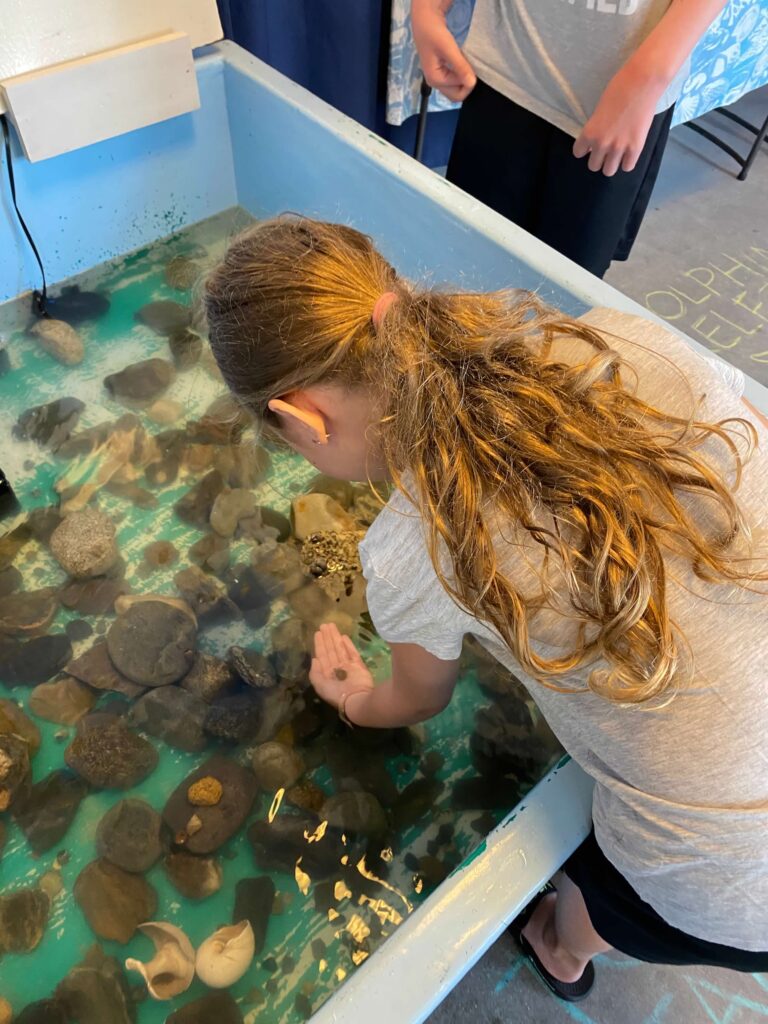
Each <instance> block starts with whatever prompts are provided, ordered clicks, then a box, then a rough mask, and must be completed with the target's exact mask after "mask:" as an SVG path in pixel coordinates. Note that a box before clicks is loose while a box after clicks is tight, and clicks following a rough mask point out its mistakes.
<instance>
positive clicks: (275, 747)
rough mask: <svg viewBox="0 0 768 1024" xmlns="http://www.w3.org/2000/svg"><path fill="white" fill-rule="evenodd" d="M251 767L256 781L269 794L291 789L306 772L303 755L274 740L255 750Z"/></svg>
mask: <svg viewBox="0 0 768 1024" xmlns="http://www.w3.org/2000/svg"><path fill="white" fill-rule="evenodd" d="M251 766H252V768H253V774H254V775H255V776H256V781H257V782H258V784H259V785H260V786H261V788H262V789H265V790H267V792H275V791H276V790H278V789H290V787H291V786H292V785H293V784H294V783H295V782H298V780H299V779H300V778H301V776H302V775H303V774H304V772H305V770H306V769H305V765H304V761H303V759H302V757H301V754H299V753H298V752H297V751H295V750H293V749H292V748H291V747H288V746H286V744H285V743H278V742H276V741H274V740H273V741H270V742H268V743H262V744H260V745H259V746H258V747H256V748H255V750H254V751H253V754H252V755H251Z"/></svg>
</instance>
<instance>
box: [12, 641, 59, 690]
mask: <svg viewBox="0 0 768 1024" xmlns="http://www.w3.org/2000/svg"><path fill="white" fill-rule="evenodd" d="M71 657H72V644H71V642H70V639H69V637H68V636H67V635H66V634H65V633H50V634H48V635H47V636H36V637H33V639H32V640H27V641H25V642H23V643H22V642H20V641H18V640H11V639H3V638H2V637H0V681H2V682H4V683H5V685H6V686H18V685H23V686H36V685H37V684H38V683H45V682H47V681H48V680H49V679H50V678H51V676H55V675H56V673H57V672H60V671H61V669H63V668H64V666H65V665H66V663H67V662H68V661H69V659H70V658H71Z"/></svg>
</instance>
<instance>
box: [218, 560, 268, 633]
mask: <svg viewBox="0 0 768 1024" xmlns="http://www.w3.org/2000/svg"><path fill="white" fill-rule="evenodd" d="M226 581H227V593H228V595H229V598H230V600H231V601H233V602H234V604H236V605H237V607H238V608H239V609H240V611H241V612H242V614H243V618H244V619H245V621H246V622H247V623H248V625H249V626H251V627H252V628H253V629H261V627H262V626H264V625H266V623H267V621H268V620H269V616H270V614H271V611H272V602H273V601H274V599H275V598H276V597H277V596H278V595H279V594H280V587H279V585H276V583H275V581H274V580H273V579H271V578H270V577H269V576H267V575H265V574H262V573H259V572H256V570H255V569H253V568H252V567H251V566H250V565H236V566H234V567H233V568H232V569H230V570H229V572H228V573H227V575H226Z"/></svg>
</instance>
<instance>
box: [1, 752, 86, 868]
mask: <svg viewBox="0 0 768 1024" xmlns="http://www.w3.org/2000/svg"><path fill="white" fill-rule="evenodd" d="M87 793H88V785H87V784H86V783H85V782H84V781H83V779H81V778H78V777H77V776H76V775H73V774H72V772H68V771H67V770H66V769H63V768H60V769H57V770H55V771H52V772H51V773H50V774H49V775H46V777H45V778H44V779H41V780H40V781H39V782H36V783H35V784H34V785H33V786H32V787H31V789H30V791H29V793H28V794H27V795H26V796H25V797H23V798H22V799H21V801H20V802H19V803H18V806H14V809H13V816H14V818H15V820H16V824H17V825H18V826H19V828H20V829H21V830H22V832H23V833H24V835H25V836H26V837H27V842H28V843H29V845H30V847H31V848H32V850H33V851H34V852H35V853H38V854H39V853H45V851H46V850H50V849H51V848H52V847H54V846H57V845H58V844H59V843H60V842H61V840H62V839H63V838H64V836H65V835H66V834H67V832H68V831H69V828H70V826H71V824H72V822H73V821H74V819H75V815H76V814H77V810H78V808H79V807H80V803H81V801H82V800H83V798H84V797H85V796H86V795H87Z"/></svg>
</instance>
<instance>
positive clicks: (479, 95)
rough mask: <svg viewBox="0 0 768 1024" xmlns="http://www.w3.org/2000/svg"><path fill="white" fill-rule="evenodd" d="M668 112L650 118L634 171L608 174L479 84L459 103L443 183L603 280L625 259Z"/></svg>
mask: <svg viewBox="0 0 768 1024" xmlns="http://www.w3.org/2000/svg"><path fill="white" fill-rule="evenodd" d="M672 109H673V108H672V107H670V108H669V110H666V111H664V113H662V114H657V115H656V117H655V118H654V119H653V123H652V124H651V128H650V131H649V132H648V138H647V140H646V143H645V147H644V149H643V152H642V154H641V155H640V159H639V160H638V162H637V166H636V167H635V169H634V170H633V171H621V170H619V171H617V172H616V174H615V175H613V177H611V178H607V177H606V176H605V175H604V174H603V173H602V172H600V171H598V172H595V171H590V170H589V168H588V167H587V158H586V157H582V158H581V159H580V160H577V159H576V157H574V155H573V152H572V149H573V142H574V140H573V138H572V137H571V136H570V135H568V134H567V133H566V132H564V131H561V129H560V128H556V127H555V126H554V125H551V124H550V123H549V122H548V121H545V120H543V119H542V118H540V117H538V116H537V115H536V114H532V113H531V112H530V111H529V110H526V109H525V108H524V107H521V106H518V104H517V103H513V101H512V100H510V99H507V97H506V96H502V95H501V93H498V92H496V90H495V89H491V87H490V86H488V85H486V84H485V83H484V82H480V81H478V83H477V85H476V86H475V88H474V89H473V90H472V92H471V93H470V95H469V96H468V97H467V99H466V100H465V101H464V105H463V106H462V108H461V113H460V115H459V123H458V126H457V129H456V137H455V139H454V143H453V149H452V150H451V158H450V161H449V164H448V175H447V176H448V180H449V181H452V182H453V183H454V184H456V185H458V186H459V188H462V189H464V191H465V192H469V194H470V195H472V196H474V197H475V198H476V199H479V200H480V201H481V202H483V203H485V204H486V206H490V207H491V208H492V209H494V210H496V211H497V212H498V213H500V214H502V215H503V216H504V217H507V218H509V220H511V221H514V223H515V224H517V225H519V226H520V227H521V228H524V229H525V230H526V231H530V233H531V234H532V235H535V236H536V237H537V238H540V239H541V241H542V242H546V243H547V245H551V246H552V248H553V249H557V251H558V252H561V253H562V254H563V255H564V256H568V257H569V259H572V260H573V261H574V262H575V263H579V264H580V265H581V266H582V267H584V268H585V269H586V270H590V271H591V272H592V273H593V274H596V275H597V276H598V277H602V276H603V274H605V272H606V270H607V269H608V267H609V265H610V263H611V260H625V259H627V257H628V256H629V252H630V249H631V248H632V243H633V242H634V240H635V236H636V234H637V232H638V230H639V228H640V224H641V222H642V219H643V216H644V214H645V210H646V207H647V205H648V200H649V199H650V197H651V191H652V190H653V186H654V183H655V181H656V175H657V174H658V170H659V165H660V163H661V157H662V154H663V152H664V146H665V145H666V141H667V136H668V135H669V126H670V122H671V120H672Z"/></svg>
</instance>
